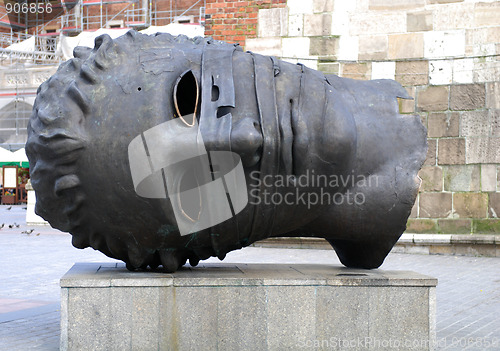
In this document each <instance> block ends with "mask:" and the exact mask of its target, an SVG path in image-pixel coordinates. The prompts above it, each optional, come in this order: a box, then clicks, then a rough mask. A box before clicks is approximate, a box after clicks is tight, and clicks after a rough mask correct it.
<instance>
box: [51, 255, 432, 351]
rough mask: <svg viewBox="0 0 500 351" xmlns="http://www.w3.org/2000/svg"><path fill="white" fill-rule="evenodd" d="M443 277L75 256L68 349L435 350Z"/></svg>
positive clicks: (65, 320)
mask: <svg viewBox="0 0 500 351" xmlns="http://www.w3.org/2000/svg"><path fill="white" fill-rule="evenodd" d="M436 284H437V280H436V279H434V278H430V277H427V276H423V275H420V274H417V273H413V272H404V271H382V270H372V271H368V270H356V269H347V268H342V267H338V266H328V265H300V264H292V265H289V264H287V265H284V264H273V265H270V264H205V265H201V266H198V267H196V268H189V267H187V268H182V269H181V270H180V271H178V272H176V273H174V274H165V273H152V272H135V273H132V272H128V271H127V270H126V268H125V267H124V266H123V265H121V264H118V265H117V264H109V263H108V264H99V263H92V264H76V265H75V266H73V268H72V269H71V270H70V271H69V272H68V273H67V274H66V275H65V276H64V277H63V278H62V279H61V288H62V291H61V299H62V300H61V350H299V349H332V350H340V349H342V350H345V349H352V350H381V349H395V350H429V349H433V348H434V346H433V345H434V343H435V333H436V332H435V315H436V299H435V286H436Z"/></svg>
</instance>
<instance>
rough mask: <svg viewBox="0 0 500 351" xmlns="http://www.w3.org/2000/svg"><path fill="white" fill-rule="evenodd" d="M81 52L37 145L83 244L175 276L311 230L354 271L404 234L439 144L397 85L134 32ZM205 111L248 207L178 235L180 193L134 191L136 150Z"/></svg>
mask: <svg viewBox="0 0 500 351" xmlns="http://www.w3.org/2000/svg"><path fill="white" fill-rule="evenodd" d="M74 56H75V58H74V59H72V60H70V61H68V62H65V63H63V64H61V66H60V67H59V69H58V71H57V73H56V74H55V75H54V76H52V77H51V78H50V79H49V80H48V81H47V82H45V83H44V84H42V85H41V86H40V88H39V90H38V96H37V98H36V102H35V106H34V110H33V114H32V117H31V120H30V124H29V127H28V131H29V139H28V143H27V145H26V149H27V154H28V157H29V159H30V171H31V177H32V178H31V179H32V184H33V187H34V189H35V191H36V196H37V204H36V213H38V214H39V215H41V216H42V217H43V218H45V219H46V220H48V221H49V222H50V223H51V225H52V226H53V227H55V228H58V229H60V230H63V231H68V232H70V233H71V234H72V235H73V245H74V246H75V247H77V248H85V247H89V246H90V247H93V248H94V249H96V250H100V251H102V252H103V253H104V254H106V255H108V256H110V257H114V258H117V259H120V260H123V261H125V262H126V263H127V267H129V269H137V268H147V267H148V266H149V267H152V268H156V267H158V266H160V265H162V266H163V268H164V270H165V271H170V272H172V271H175V270H176V269H178V268H179V267H180V266H182V265H183V264H184V263H185V262H186V261H187V260H189V262H190V264H191V265H196V264H197V263H198V262H199V260H204V259H207V258H209V257H211V256H217V257H219V258H220V259H223V258H224V256H225V255H226V253H227V252H229V251H231V250H236V249H239V248H242V247H244V246H248V245H250V244H252V243H254V242H256V241H258V240H261V239H264V238H269V237H278V236H303V237H307V236H309V237H319V238H325V239H326V240H328V242H330V243H331V245H332V246H333V248H334V249H335V251H336V252H337V254H338V256H339V257H340V260H341V261H342V263H343V264H344V265H346V266H348V267H360V268H376V267H378V266H380V265H381V264H382V262H383V260H384V259H385V257H386V255H387V254H388V253H389V251H390V250H391V248H392V247H393V245H394V244H395V243H396V241H397V240H398V238H399V237H400V235H401V234H402V233H403V231H404V230H405V226H406V221H407V219H408V216H409V215H410V211H411V209H412V206H413V204H414V201H415V198H416V196H417V192H418V188H419V185H420V180H419V178H418V177H417V172H418V170H419V169H420V167H421V165H422V163H423V161H424V159H425V156H426V149H427V142H426V131H425V128H424V127H423V126H422V123H421V121H420V119H419V117H417V116H410V115H400V114H399V113H398V103H397V97H400V98H409V96H408V95H407V93H406V91H405V90H404V89H403V88H402V87H401V86H400V85H399V84H398V83H396V82H395V81H392V80H374V81H356V80H351V79H346V78H340V77H337V76H335V75H324V74H322V73H320V72H317V71H315V70H312V69H309V68H307V67H305V66H303V65H293V64H290V63H286V62H283V61H280V60H277V59H274V58H272V57H267V56H261V55H258V54H254V53H249V52H243V51H242V50H241V48H240V47H238V46H235V45H231V44H227V43H223V42H219V41H215V40H212V39H209V38H195V39H192V40H191V39H188V38H187V37H184V36H179V37H172V36H171V35H168V34H157V35H155V36H147V35H143V34H138V33H136V32H134V31H131V32H129V33H127V34H126V35H124V36H122V37H120V38H117V39H115V40H112V39H111V38H110V37H109V36H107V35H103V36H100V37H99V38H97V39H96V44H95V47H94V49H89V48H82V47H78V48H76V49H75V52H74ZM193 113H194V116H195V118H196V120H197V123H198V124H199V131H200V132H201V134H202V135H203V142H204V145H205V147H206V150H207V151H231V152H233V153H236V154H238V155H239V157H240V158H241V163H242V165H243V169H244V177H245V180H246V185H247V189H246V190H245V191H248V204H247V205H246V207H245V208H244V209H243V210H242V211H241V212H239V213H237V214H236V215H235V216H233V217H232V218H230V219H229V220H227V221H224V222H222V223H219V224H217V225H214V226H212V227H210V228H207V229H204V230H201V231H199V232H196V233H191V234H189V235H180V233H179V230H178V227H177V225H176V219H175V217H174V214H173V210H172V205H171V202H170V200H169V199H167V198H145V197H142V196H140V195H138V194H137V192H136V190H135V188H134V184H133V180H132V177H131V170H130V161H129V155H128V149H127V148H128V146H129V144H130V143H131V141H132V140H133V139H134V138H136V137H137V136H140V135H143V134H142V133H144V131H146V130H149V129H151V128H153V127H155V126H157V125H159V124H161V123H164V122H166V121H169V120H172V119H173V118H180V117H182V116H184V115H188V114H193ZM184 122H185V123H186V124H188V125H189V123H191V122H193V121H184ZM273 196H274V197H273ZM203 210H204V209H202V208H200V211H203Z"/></svg>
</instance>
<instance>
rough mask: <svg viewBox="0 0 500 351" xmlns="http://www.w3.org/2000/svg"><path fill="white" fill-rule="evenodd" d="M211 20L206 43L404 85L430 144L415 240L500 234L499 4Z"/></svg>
mask: <svg viewBox="0 0 500 351" xmlns="http://www.w3.org/2000/svg"><path fill="white" fill-rule="evenodd" d="M206 14H207V19H206V29H207V31H206V34H207V35H211V36H213V37H214V38H216V39H221V40H227V41H233V42H238V43H240V45H242V46H244V47H245V49H246V50H250V51H254V52H258V53H262V54H266V55H273V56H276V57H279V58H282V59H284V60H286V61H289V62H294V63H303V64H305V65H307V66H309V67H311V68H315V69H318V70H320V71H323V72H325V73H334V74H338V75H340V76H343V77H349V78H354V79H381V78H389V79H395V80H397V81H398V82H399V83H401V84H402V85H403V86H404V87H405V88H406V90H407V91H408V93H409V94H410V95H411V96H412V97H413V98H414V100H401V101H400V112H401V113H403V114H418V115H419V116H420V117H421V119H422V122H423V123H424V125H425V126H426V127H427V129H428V144H429V151H428V155H427V159H426V161H425V164H424V166H423V168H422V170H421V172H420V177H421V178H422V185H421V188H420V193H419V196H418V198H417V202H416V204H415V207H414V208H413V211H412V214H411V218H410V220H409V221H408V230H407V232H410V233H443V234H444V233H450V234H471V233H477V234H495V233H497V234H498V233H500V220H499V219H498V217H499V216H500V1H481V0H349V1H345V0H288V1H280V0H274V1H272V0H262V1H240V0H237V1H223V2H220V1H215V0H212V1H207V5H206ZM245 28H246V29H245ZM245 33H246V34H245Z"/></svg>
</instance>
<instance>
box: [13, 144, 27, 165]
mask: <svg viewBox="0 0 500 351" xmlns="http://www.w3.org/2000/svg"><path fill="white" fill-rule="evenodd" d="M12 155H14V159H15V162H29V160H28V156H26V150H25V149H24V147H23V148H22V149H19V150H17V151H14V152H12Z"/></svg>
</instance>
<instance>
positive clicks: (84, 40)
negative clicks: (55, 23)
mask: <svg viewBox="0 0 500 351" xmlns="http://www.w3.org/2000/svg"><path fill="white" fill-rule="evenodd" d="M129 30H130V29H127V28H116V29H105V28H100V29H98V30H96V31H95V32H82V33H80V34H78V35H77V36H76V37H68V36H65V35H61V37H60V40H59V43H58V45H57V50H56V54H58V55H61V56H62V57H63V59H64V60H69V59H71V58H73V49H74V48H75V47H77V46H87V47H89V48H93V47H94V40H95V38H97V37H98V36H100V35H102V34H108V35H109V36H110V37H111V38H113V39H115V38H118V37H119V36H122V35H123V34H125V33H127V32H128V31H129ZM140 32H141V33H144V34H148V35H151V34H155V33H170V34H172V35H179V34H184V35H186V36H188V37H191V38H193V37H196V36H203V35H204V27H203V26H200V25H197V24H188V23H186V24H180V23H170V24H168V25H166V26H151V27H149V28H147V29H144V30H142V31H140Z"/></svg>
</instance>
